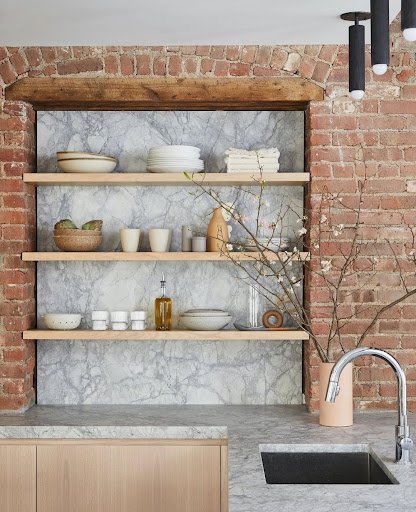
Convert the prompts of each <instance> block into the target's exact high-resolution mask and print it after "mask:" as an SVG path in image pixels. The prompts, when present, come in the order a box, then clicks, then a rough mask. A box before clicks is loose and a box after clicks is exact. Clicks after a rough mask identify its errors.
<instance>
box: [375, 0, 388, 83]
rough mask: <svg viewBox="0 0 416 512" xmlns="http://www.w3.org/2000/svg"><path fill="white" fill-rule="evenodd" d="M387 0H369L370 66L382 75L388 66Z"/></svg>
mask: <svg viewBox="0 0 416 512" xmlns="http://www.w3.org/2000/svg"><path fill="white" fill-rule="evenodd" d="M389 28H390V19H389V0H371V65H372V66H373V72H374V73H375V74H376V75H384V73H385V72H386V71H387V67H388V65H389V64H390V35H389Z"/></svg>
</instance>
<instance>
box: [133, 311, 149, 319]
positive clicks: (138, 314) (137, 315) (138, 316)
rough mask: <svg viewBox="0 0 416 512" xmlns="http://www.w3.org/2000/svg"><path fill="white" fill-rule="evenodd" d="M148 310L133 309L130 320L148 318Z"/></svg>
mask: <svg viewBox="0 0 416 512" xmlns="http://www.w3.org/2000/svg"><path fill="white" fill-rule="evenodd" d="M146 318H147V312H146V311H132V312H131V313H130V320H131V321H133V320H146Z"/></svg>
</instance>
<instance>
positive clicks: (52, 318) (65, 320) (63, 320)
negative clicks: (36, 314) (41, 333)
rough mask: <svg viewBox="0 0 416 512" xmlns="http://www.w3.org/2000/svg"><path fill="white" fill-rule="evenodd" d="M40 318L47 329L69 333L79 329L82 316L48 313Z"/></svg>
mask: <svg viewBox="0 0 416 512" xmlns="http://www.w3.org/2000/svg"><path fill="white" fill-rule="evenodd" d="M42 318H43V321H44V322H45V325H46V327H47V328H48V329H54V330H57V331H69V330H71V329H76V328H77V327H79V324H80V323H81V318H82V316H81V315H79V314H65V313H48V314H46V315H43V316H42Z"/></svg>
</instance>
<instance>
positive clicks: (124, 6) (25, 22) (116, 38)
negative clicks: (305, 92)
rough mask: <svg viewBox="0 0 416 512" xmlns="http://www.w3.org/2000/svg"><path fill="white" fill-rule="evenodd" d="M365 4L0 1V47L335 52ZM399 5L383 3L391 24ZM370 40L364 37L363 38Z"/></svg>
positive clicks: (349, 0) (324, 0)
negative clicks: (351, 17) (307, 47)
mask: <svg viewBox="0 0 416 512" xmlns="http://www.w3.org/2000/svg"><path fill="white" fill-rule="evenodd" d="M369 7H370V0H360V1H358V0H338V1H334V0H315V1H313V0H238V1H237V0H176V1H175V0H146V1H144V0H70V1H67V0H0V45H1V46H3V45H5V46H67V45H68V46H70V45H74V46H83V45H85V46H95V45H98V46H113V45H114V46H136V45H139V46H147V45H151V46H157V45H163V46H165V45H172V46H175V45H195V44H199V45H204V44H212V45H215V44H219V45H222V44H229V45H233V44H236V45H238V44H261V45H275V44H277V45H281V44H283V45H292V44H299V45H300V44H340V43H346V42H347V38H348V30H347V28H348V23H347V22H345V21H342V20H340V19H339V15H340V14H341V13H343V12H345V11H353V10H363V11H366V10H369ZM399 11H400V0H391V1H390V17H391V19H394V18H395V17H396V15H397V14H398V12H399ZM367 37H369V30H367Z"/></svg>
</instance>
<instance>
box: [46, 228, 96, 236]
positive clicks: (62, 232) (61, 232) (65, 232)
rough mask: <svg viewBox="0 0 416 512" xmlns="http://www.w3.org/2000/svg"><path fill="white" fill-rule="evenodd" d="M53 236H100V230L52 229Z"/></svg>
mask: <svg viewBox="0 0 416 512" xmlns="http://www.w3.org/2000/svg"><path fill="white" fill-rule="evenodd" d="M53 236H102V233H101V229H100V230H98V229H54V230H53Z"/></svg>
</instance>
